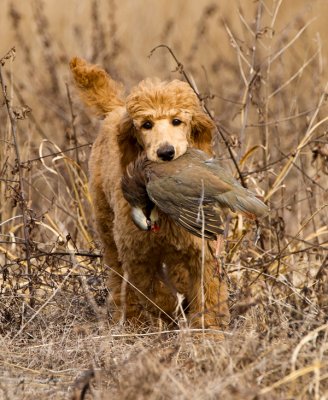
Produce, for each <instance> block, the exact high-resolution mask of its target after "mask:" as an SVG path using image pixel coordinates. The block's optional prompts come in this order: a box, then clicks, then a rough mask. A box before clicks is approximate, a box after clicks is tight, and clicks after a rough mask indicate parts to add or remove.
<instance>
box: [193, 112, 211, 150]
mask: <svg viewBox="0 0 328 400" xmlns="http://www.w3.org/2000/svg"><path fill="white" fill-rule="evenodd" d="M214 129H215V124H214V122H213V121H212V119H211V118H210V117H209V116H207V115H206V114H205V113H203V112H202V111H199V112H197V113H195V114H194V115H193V116H192V120H191V141H192V145H193V146H194V147H197V148H199V149H201V150H203V151H206V152H208V153H210V154H211V153H212V152H213V150H212V138H213V131H214Z"/></svg>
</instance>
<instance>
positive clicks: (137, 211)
mask: <svg viewBox="0 0 328 400" xmlns="http://www.w3.org/2000/svg"><path fill="white" fill-rule="evenodd" d="M131 217H132V221H133V222H134V224H135V225H136V226H137V227H138V228H139V229H141V230H143V231H151V232H155V233H156V232H158V231H159V225H158V212H157V208H156V207H153V208H152V210H151V212H150V214H149V217H147V215H146V213H145V212H144V211H143V210H142V208H140V207H132V210H131Z"/></svg>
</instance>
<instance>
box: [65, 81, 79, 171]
mask: <svg viewBox="0 0 328 400" xmlns="http://www.w3.org/2000/svg"><path fill="white" fill-rule="evenodd" d="M65 85H66V93H67V98H68V104H69V109H70V112H71V126H72V132H73V141H74V145H75V161H76V163H77V165H80V159H79V152H78V151H77V149H78V144H77V135H76V128H75V119H76V115H75V114H74V109H73V102H72V97H71V93H70V91H69V86H68V83H67V82H66V83H65Z"/></svg>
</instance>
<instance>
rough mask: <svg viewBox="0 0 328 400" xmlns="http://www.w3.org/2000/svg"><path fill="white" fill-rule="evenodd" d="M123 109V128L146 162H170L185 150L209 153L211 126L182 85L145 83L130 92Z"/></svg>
mask: <svg viewBox="0 0 328 400" xmlns="http://www.w3.org/2000/svg"><path fill="white" fill-rule="evenodd" d="M126 109H127V117H126V121H125V127H127V128H128V129H130V134H131V135H132V136H133V137H134V140H135V142H136V145H137V146H138V147H139V148H140V149H143V150H145V151H146V154H147V158H148V159H149V160H152V161H156V162H163V161H170V160H173V159H175V158H178V157H179V156H181V155H182V154H184V153H185V151H186V150H187V148H188V147H189V146H194V147H198V148H201V149H203V150H207V151H209V149H210V145H211V139H212V131H213V128H214V124H213V122H212V120H211V119H210V118H209V117H208V116H207V115H206V114H205V113H204V112H203V110H202V108H201V106H200V103H199V100H198V98H197V96H196V94H195V93H194V91H193V90H192V89H191V88H190V86H189V85H188V84H187V83H185V82H182V81H179V80H174V81H172V82H168V83H167V82H160V81H159V80H154V79H146V80H144V81H142V82H141V83H140V84H139V85H138V86H137V87H135V88H134V89H133V90H132V91H131V94H130V95H129V96H128V97H127V99H126ZM128 125H130V126H128ZM130 139H132V138H130Z"/></svg>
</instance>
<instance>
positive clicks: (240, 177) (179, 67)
mask: <svg viewBox="0 0 328 400" xmlns="http://www.w3.org/2000/svg"><path fill="white" fill-rule="evenodd" d="M159 48H164V49H167V50H168V51H169V53H170V54H171V56H172V57H173V58H174V61H175V62H176V64H177V70H178V71H179V72H180V74H182V75H183V77H184V78H185V80H186V81H187V83H188V84H189V86H190V87H191V88H192V90H193V91H194V92H195V94H196V96H197V97H198V99H199V101H200V102H201V103H202V105H203V108H204V110H205V112H206V114H207V115H208V116H209V117H210V118H211V120H212V121H214V118H213V116H212V114H211V113H210V111H209V109H208V108H207V106H206V104H204V102H203V101H202V98H201V96H200V94H199V93H198V91H197V90H196V89H195V87H194V85H193V83H192V82H191V79H190V78H189V76H188V75H187V73H186V71H185V70H184V66H183V64H182V63H181V62H180V61H179V60H178V59H177V57H176V55H175V54H174V52H173V50H172V49H171V48H170V47H169V46H167V45H166V44H160V45H158V46H156V47H154V48H153V49H152V50H151V51H150V54H149V57H151V56H152V55H153V54H154V52H155V51H156V50H157V49H159ZM215 125H216V129H217V132H218V133H219V135H220V136H221V138H222V140H223V142H224V144H225V146H226V148H227V150H228V152H229V155H230V157H231V159H232V161H233V163H234V165H235V168H236V170H237V173H238V176H239V179H240V182H241V184H242V185H243V186H244V187H247V185H246V182H245V179H244V177H243V175H242V173H241V170H240V168H239V165H238V162H237V160H236V158H235V156H234V154H233V152H232V149H231V146H230V145H229V142H228V140H227V138H226V137H225V135H224V133H223V132H222V130H221V128H220V127H219V126H218V124H217V123H215Z"/></svg>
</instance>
